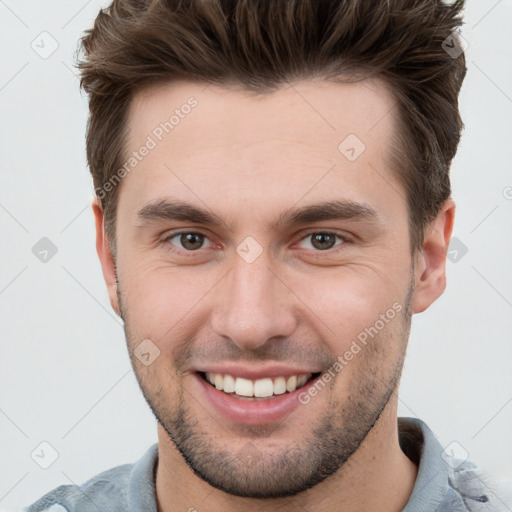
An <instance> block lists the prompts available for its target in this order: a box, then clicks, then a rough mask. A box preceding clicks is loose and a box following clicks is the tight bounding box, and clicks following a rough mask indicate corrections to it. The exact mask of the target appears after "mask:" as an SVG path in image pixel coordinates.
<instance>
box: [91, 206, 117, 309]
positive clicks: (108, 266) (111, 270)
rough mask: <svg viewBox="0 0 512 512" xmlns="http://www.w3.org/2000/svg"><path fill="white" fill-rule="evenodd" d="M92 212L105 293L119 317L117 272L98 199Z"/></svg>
mask: <svg viewBox="0 0 512 512" xmlns="http://www.w3.org/2000/svg"><path fill="white" fill-rule="evenodd" d="M91 206H92V210H93V213H94V221H95V225H96V252H97V253H98V258H99V259H100V263H101V269H102V272H103V278H104V279H105V284H106V285H107V291H108V295H109V298H110V304H111V306H112V308H113V309H114V311H115V312H116V313H117V315H119V316H121V312H120V309H119V298H118V296H117V271H116V264H115V261H114V257H113V256H112V252H111V251H110V244H109V241H108V237H107V233H106V231H105V222H104V216H103V209H102V207H101V202H100V201H99V199H96V198H95V199H93V201H92V205H91Z"/></svg>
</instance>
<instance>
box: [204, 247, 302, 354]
mask: <svg viewBox="0 0 512 512" xmlns="http://www.w3.org/2000/svg"><path fill="white" fill-rule="evenodd" d="M233 259H234V263H233V267H232V268H231V271H230V272H229V273H228V274H227V275H226V277H225V278H224V279H223V281H222V283H220V284H221V289H220V290H219V293H218V294H216V296H217V300H216V302H217V303H216V307H215V308H214V312H213V313H212V328H213V330H214V331H215V332H216V333H217V334H219V335H220V336H224V337H227V338H229V339H230V340H231V341H232V342H233V343H234V344H236V345H238V346H239V347H240V348H242V349H245V350H254V349H256V348H258V347H260V346H261V345H263V344H264V343H265V342H266V341H267V340H269V339H271V338H274V337H276V336H290V335H291V334H292V333H293V332H294V330H295V329H296V326H297V317H296V314H295V312H294V300H295V296H294V295H293V293H292V292H291V291H290V289H289V288H288V287H287V285H286V284H285V283H284V282H283V280H282V278H280V277H279V275H278V273H277V272H276V270H274V269H273V268H272V267H271V262H270V261H269V258H268V257H267V256H266V253H265V251H264V252H263V253H262V254H261V255H260V256H259V257H258V258H257V259H256V260H255V261H253V262H252V263H248V262H246V261H245V260H244V259H243V258H241V257H240V256H239V255H238V254H235V256H234V258H233Z"/></svg>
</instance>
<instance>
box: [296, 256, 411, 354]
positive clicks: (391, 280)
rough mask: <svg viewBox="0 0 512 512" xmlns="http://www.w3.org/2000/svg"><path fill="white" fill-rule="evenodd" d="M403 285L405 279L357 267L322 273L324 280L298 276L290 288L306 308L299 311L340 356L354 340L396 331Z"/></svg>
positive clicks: (402, 299)
mask: <svg viewBox="0 0 512 512" xmlns="http://www.w3.org/2000/svg"><path fill="white" fill-rule="evenodd" d="M406 284H407V276H401V277H400V278H399V277H398V276H393V275H391V273H388V274H386V272H385V271H384V270H382V269H379V270H378V271H377V270H376V269H374V268H372V269H369V268H368V267H364V268H363V267H361V266H359V267H358V268H355V267H353V268H343V269H341V268H340V269H339V271H331V272H326V273H325V277H320V274H317V277H316V278H315V279H304V277H303V276H302V277H301V279H296V280H295V282H294V284H290V288H292V289H293V290H294V291H295V293H296V294H297V296H299V297H300V298H302V299H303V300H304V303H305V304H306V305H307V307H308V308H306V309H303V310H304V314H305V315H306V316H307V318H309V319H310V322H312V323H314V324H315V325H317V326H318V327H319V329H321V332H322V335H323V336H325V339H326V340H330V343H329V344H330V345H331V349H332V350H333V351H334V352H336V353H337V354H340V353H343V352H344V351H345V350H347V349H348V348H349V346H350V344H351V342H352V341H353V340H356V339H358V337H359V339H360V340H362V341H364V339H365V333H366V334H367V333H368V331H370V332H372V333H373V334H375V329H377V331H378V332H379V333H380V332H381V331H382V333H383V334H384V332H387V331H389V332H390V333H391V332H392V330H393V329H396V328H398V322H399V320H398V321H397V319H398V318H399V317H400V311H402V310H405V304H403V301H404V299H405V296H406Z"/></svg>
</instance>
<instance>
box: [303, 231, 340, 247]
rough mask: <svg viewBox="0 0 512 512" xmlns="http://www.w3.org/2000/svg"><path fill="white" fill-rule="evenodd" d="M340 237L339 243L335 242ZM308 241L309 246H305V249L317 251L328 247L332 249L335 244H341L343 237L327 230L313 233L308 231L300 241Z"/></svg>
mask: <svg viewBox="0 0 512 512" xmlns="http://www.w3.org/2000/svg"><path fill="white" fill-rule="evenodd" d="M337 239H340V240H341V243H338V244H336V240H337ZM304 241H308V242H309V244H310V247H306V248H307V249H311V248H312V249H316V250H317V251H327V250H329V249H332V248H333V247H335V246H336V245H338V246H339V245H341V244H343V239H342V238H341V236H340V235H337V234H336V233H330V232H328V231H316V232H313V233H309V234H308V235H306V236H305V237H304V238H303V239H302V242H304Z"/></svg>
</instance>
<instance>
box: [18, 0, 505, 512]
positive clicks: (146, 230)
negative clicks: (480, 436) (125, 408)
mask: <svg viewBox="0 0 512 512" xmlns="http://www.w3.org/2000/svg"><path fill="white" fill-rule="evenodd" d="M462 8H463V2H462V1H457V2H455V3H454V4H453V5H447V4H445V3H443V2H441V1H437V0H435V1H434V0H400V1H395V2H387V1H380V2H363V1H361V0H340V1H338V2H333V1H327V0H325V1H318V0H287V1H286V2H284V1H283V2H269V1H268V2H258V1H256V0H253V1H251V0H245V1H234V0H233V1H231V2H229V1H223V2H221V1H220V0H208V1H204V0H203V1H200V0H189V1H181V2H164V1H160V0H156V1H152V2H150V1H135V0H119V1H118V0H115V1H114V2H113V3H112V5H111V6H110V7H109V8H108V9H106V10H104V11H101V12H100V13H99V15H98V17H97V19H96V22H95V25H94V28H93V29H92V30H90V31H88V33H87V34H86V35H85V37H84V39H83V41H82V42H83V50H84V55H83V58H82V61H81V63H80V68H81V72H82V86H83V88H84V89H85V90H86V91H87V93H88V94H89V96H90V119H89V125H88V133H87V156H88V162H89V166H90V169H91V173H92V176H93V180H94V185H95V190H96V196H97V197H96V199H95V200H94V202H93V211H94V216H95V220H96V230H97V251H98V255H99V258H100V261H101V265H102V269H103V275H104V278H105V281H106V284H107V288H108V292H109V296H110V301H111V304H112V307H113V308H114V310H115V311H116V312H117V314H118V315H120V316H121V318H122V319H123V321H124V326H125V332H126V339H127V345H128V349H129V353H130V358H131V362H132V365H133V369H134V372H135V374H136V376H137V379H138V382H139V384H140V386H141V389H142V391H143V394H144V396H145V398H146V400H147V402H148V404H149V406H150V408H151V410H152V411H153V413H154V415H155V417H156V418H157V420H158V443H157V444H155V445H154V446H152V447H150V449H149V450H148V451H147V453H146V454H145V455H144V457H143V458H142V459H141V460H140V461H138V462H137V463H136V464H133V465H124V466H120V467H117V468H113V469H110V470H108V471H106V472H104V473H102V474H100V475H97V476H95V477H93V478H91V479H90V480H89V481H88V482H86V483H85V484H84V485H83V486H81V488H77V487H75V486H68V485H64V486H61V487H59V488H57V489H55V490H54V491H51V492H50V493H48V494H47V495H46V496H44V497H42V498H41V499H40V500H38V501H37V502H36V503H34V504H32V505H31V506H30V507H28V508H27V509H26V510H28V511H29V512H36V511H43V510H68V511H89V510H91V511H92V510H101V511H126V510H129V511H131V512H135V511H143V510H144V511H155V512H156V511H157V510H158V511H160V512H175V511H187V510H188V511H189V512H192V511H196V510H197V511H203V510H204V511H209V512H210V511H211V512H214V511H221V510H222V511H224V512H226V511H239V510H248V511H260V510H268V511H271V510H272V511H273V510H281V511H291V510H294V511H295V510H305V511H310V512H314V511H339V510H343V511H351V512H355V511H370V510H372V511H373V510H378V511H380V512H395V511H399V510H405V511H407V512H413V511H420V510H421V511H432V512H434V511H437V512H442V511H448V510H449V511H452V510H454V511H462V510H464V511H466V510H486V511H491V510H493V511H494V510H504V508H503V506H504V503H503V501H502V500H501V499H500V498H499V497H497V496H495V493H494V491H493V489H492V488H490V487H489V486H487V485H486V483H485V481H484V480H483V479H482V476H481V474H480V472H479V470H478V468H477V466H476V465H475V464H473V463H471V462H467V461H466V462H463V461H460V460H456V459H453V458H452V457H450V456H449V455H447V454H445V453H443V451H442V448H441V446H440V444H439V442H438V441H437V440H436V438H435V436H434V434H433V433H432V432H431V431H430V429H429V428H428V426H427V425H426V424H425V423H423V422H422V421H420V420H418V419H413V418H399V419H397V393H398V385H399V380H400V374H401V370H402V366H403V361H404V357H405V352H406V347H407V341H408V336H409V330H410V324H411V317H412V314H413V313H420V312H422V311H424V310H425V309H427V308H428V307H429V306H430V305H431V304H432V303H433V302H434V301H435V300H436V299H437V298H438V297H439V296H440V295H441V294H442V292H443V290H444V288H445V281H446V280H445V255H446V251H447V248H448V244H449V241H450V237H451V233H452V229H453V223H454V212H455V204H454V201H453V200H452V198H451V197H450V181H449V167H450V163H451V161H452V158H453V156H454V155H455V152H456V149H457V145H458V142H459V139H460V133H461V129H462V121H461V119H460V115H459V111H458V100H457V99H458V93H459V90H460V87H461V85H462V81H463V79H464V75H465V72H466V67H465V59H464V54H463V53H462V52H457V51H447V47H446V46H447V44H448V47H449V48H452V49H453V48H455V50H457V49H458V46H457V45H458V39H457V35H456V33H455V32H454V31H455V30H456V29H457V27H459V26H460V25H461V23H462V21H461V17H460V15H461V11H462ZM447 42H448V43H447Z"/></svg>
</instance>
